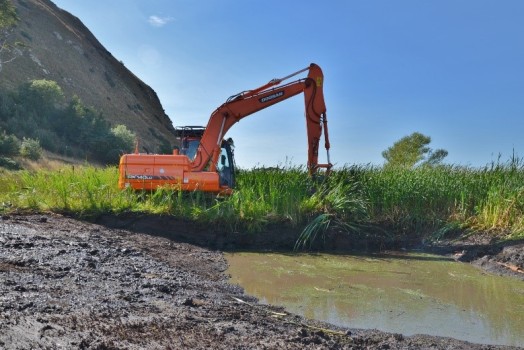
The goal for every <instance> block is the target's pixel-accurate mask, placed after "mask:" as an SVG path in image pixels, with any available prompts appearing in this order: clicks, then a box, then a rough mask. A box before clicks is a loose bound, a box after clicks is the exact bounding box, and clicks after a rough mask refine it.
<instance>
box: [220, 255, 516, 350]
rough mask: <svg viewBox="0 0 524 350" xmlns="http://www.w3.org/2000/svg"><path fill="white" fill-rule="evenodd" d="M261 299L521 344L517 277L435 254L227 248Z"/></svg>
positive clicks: (244, 282) (362, 321)
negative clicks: (288, 251) (298, 251)
mask: <svg viewBox="0 0 524 350" xmlns="http://www.w3.org/2000/svg"><path fill="white" fill-rule="evenodd" d="M226 258H227V260H228V262H229V265H230V267H229V269H228V272H227V273H229V274H230V275H231V283H235V284H239V285H240V286H242V287H243V288H244V289H245V291H246V293H247V294H250V295H253V296H256V297H257V298H259V299H260V301H261V302H262V303H267V304H273V305H282V306H284V307H285V308H286V309H287V310H288V311H289V312H292V313H296V314H299V315H302V316H305V317H307V318H312V319H317V320H322V321H326V322H329V323H332V324H335V325H339V326H344V327H348V328H366V329H372V328H374V329H379V330H382V331H387V332H394V333H402V334H404V335H413V334H430V335H439V336H446V337H452V338H456V339H461V340H466V341H471V342H474V343H483V344H499V345H516V346H522V345H523V344H524V331H523V329H524V283H523V282H522V281H519V280H516V279H511V278H508V277H500V276H493V275H489V274H486V273H484V272H483V271H481V270H479V269H477V268H475V267H473V266H471V265H469V264H467V263H459V262H455V261H453V260H451V259H447V258H444V257H441V256H435V255H427V254H417V253H389V254H381V255H365V256H364V255H362V256H359V255H329V254H279V253H229V254H226Z"/></svg>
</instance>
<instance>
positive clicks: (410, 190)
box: [0, 159, 524, 247]
mask: <svg viewBox="0 0 524 350" xmlns="http://www.w3.org/2000/svg"><path fill="white" fill-rule="evenodd" d="M0 176H1V177H2V181H1V182H0V212H9V211H12V210H17V209H31V210H40V211H55V212H68V213H74V214H77V215H96V214H100V213H108V212H111V213H121V212H129V211H131V212H133V211H134V212H149V213H156V214H167V215H174V216H177V217H181V218H187V219H191V220H196V221H200V222H206V223H213V224H214V225H218V226H221V227H223V228H224V229H227V230H231V231H235V232H248V233H249V232H257V231H261V230H263V229H264V227H265V226H266V225H267V224H268V223H281V224H285V225H290V226H292V227H296V228H297V229H299V230H302V235H301V236H300V238H299V241H298V242H297V247H300V246H305V245H307V244H309V243H310V242H311V241H312V240H314V239H315V238H318V237H320V236H322V235H324V234H325V233H326V232H329V231H330V230H336V231H337V232H344V233H346V234H350V235H357V236H358V235H360V236H362V235H364V236H365V235H367V234H369V232H375V233H376V232H383V234H384V235H386V236H388V237H390V238H391V237H393V238H395V237H396V238H398V237H403V236H418V237H420V238H427V237H430V238H433V239H441V238H443V237H445V236H446V235H448V234H449V233H451V232H454V231H462V232H464V231H468V230H469V231H471V232H477V231H482V232H493V233H494V234H503V235H505V237H510V238H522V237H524V167H523V163H522V161H521V160H519V159H512V160H510V161H508V162H506V163H502V162H496V163H492V164H489V165H487V166H485V167H482V168H473V167H464V166H455V165H440V166H431V167H430V166H422V167H417V168H414V169H406V168H392V167H377V166H371V165H353V166H345V167H343V168H341V169H338V170H335V171H333V172H332V174H331V175H330V176H329V177H328V178H326V179H324V180H323V181H317V180H315V179H312V178H310V177H309V176H308V175H307V171H306V170H305V169H304V168H302V167H293V166H288V167H286V168H285V169H276V168H275V169H252V170H241V171H239V172H238V174H237V183H238V189H237V190H236V191H235V192H234V193H233V195H231V196H229V197H227V198H223V197H216V196H212V195H208V194H204V193H201V192H190V193H184V192H180V191H177V190H176V189H173V188H161V189H159V190H157V191H154V192H134V191H131V190H125V191H121V190H119V189H118V188H117V185H116V184H117V178H118V170H117V169H116V168H115V167H107V168H95V167H91V166H76V167H64V168H62V169H60V170H54V171H46V170H38V171H31V172H29V171H2V172H0Z"/></svg>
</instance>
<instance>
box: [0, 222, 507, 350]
mask: <svg viewBox="0 0 524 350" xmlns="http://www.w3.org/2000/svg"><path fill="white" fill-rule="evenodd" d="M116 224H117V223H114V225H112V226H113V227H115V226H117V225H116ZM163 224H165V223H163ZM140 225H144V224H143V223H142V224H140V223H139V222H135V225H134V227H135V229H134V230H133V231H131V230H127V229H123V228H108V227H107V226H104V225H98V224H93V223H87V222H82V221H78V220H74V219H71V218H65V217H62V216H59V215H51V214H45V215H22V216H17V215H11V216H4V217H2V219H1V220H0V348H6V349H52V348H66V349H209V348H214V349H264V348H268V349H406V348H419V349H496V348H500V349H509V347H495V346H489V345H477V344H471V343H467V342H463V341H457V340H454V339H450V338H441V337H432V336H424V335H417V336H412V337H405V336H402V335H400V334H390V333H383V332H379V331H375V330H357V329H348V328H339V327H335V326H332V325H329V324H323V323H319V322H315V321H311V320H306V319H304V318H302V317H299V316H296V315H292V314H289V313H286V312H285V311H284V310H282V309H280V308H277V307H272V306H265V305H260V304H258V303H257V301H256V300H255V299H254V298H252V297H249V296H247V295H244V294H243V291H242V290H241V288H239V287H237V286H233V285H230V284H229V283H228V281H227V276H225V275H224V271H225V269H226V267H227V266H226V262H225V260H224V257H223V256H222V254H221V253H220V252H219V251H214V250H209V249H206V248H201V247H197V246H195V245H191V244H188V243H184V242H183V240H177V239H176V237H175V238H173V237H172V239H168V238H165V237H158V236H154V235H150V234H144V233H139V231H141V230H142V229H140V230H139V229H138V228H137V227H140ZM128 226H129V225H128ZM179 226H182V225H179ZM165 230H166V226H164V231H165ZM184 230H186V231H187V232H186V233H184V234H189V233H190V231H191V230H190V229H188V228H187V227H186V228H183V227H178V228H177V227H172V226H171V227H170V228H169V231H172V232H175V231H176V232H179V231H180V232H182V231H184ZM218 243H220V242H218Z"/></svg>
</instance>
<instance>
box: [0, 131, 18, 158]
mask: <svg viewBox="0 0 524 350" xmlns="http://www.w3.org/2000/svg"><path fill="white" fill-rule="evenodd" d="M19 152H20V142H19V141H18V139H17V138H16V136H14V135H7V134H6V132H5V131H4V132H3V133H2V134H0V156H7V157H10V156H17V155H18V154H19Z"/></svg>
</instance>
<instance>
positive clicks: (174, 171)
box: [118, 64, 332, 194]
mask: <svg viewBox="0 0 524 350" xmlns="http://www.w3.org/2000/svg"><path fill="white" fill-rule="evenodd" d="M305 71H308V75H307V77H306V78H302V79H299V80H296V81H293V82H289V83H283V82H284V81H286V80H288V79H290V78H291V77H294V76H296V75H298V74H300V73H303V72H305ZM323 83H324V75H323V74H322V70H321V69H320V67H319V66H317V65H316V64H311V65H310V66H309V67H307V68H305V69H302V70H300V71H298V72H295V73H293V74H291V75H288V76H286V77H284V78H281V79H273V80H271V81H270V82H269V83H267V84H265V85H263V86H261V87H259V88H257V89H254V90H249V91H244V92H242V93H240V94H237V95H234V96H232V97H230V98H229V99H228V100H227V101H226V102H225V103H224V104H222V105H221V106H220V107H218V108H217V109H216V110H215V111H214V112H213V113H212V114H211V117H210V118H209V122H208V124H207V127H206V128H205V129H203V128H199V127H186V128H183V129H182V131H183V132H186V131H187V132H188V133H189V134H188V136H187V135H186V137H184V136H182V140H183V143H188V144H189V143H192V144H194V145H195V146H196V142H198V147H197V149H196V153H193V151H191V152H189V151H188V150H189V148H185V147H182V148H183V149H180V150H178V149H175V150H174V151H173V154H140V153H138V150H137V151H135V153H133V154H124V155H123V156H122V157H121V158H120V166H119V168H120V176H119V180H118V184H119V187H120V188H122V189H124V188H128V187H130V188H133V189H137V190H154V189H156V188H158V187H160V186H172V187H174V188H179V189H180V190H183V191H194V190H201V191H206V192H214V193H223V194H228V193H231V191H232V187H233V186H234V171H233V167H232V164H230V163H227V164H226V161H225V159H223V158H229V159H230V160H232V151H231V148H230V144H229V142H224V137H225V135H226V133H227V131H228V130H229V129H230V128H231V127H232V126H233V125H234V124H235V123H236V122H238V121H240V120H241V119H242V118H245V117H247V116H248V115H250V114H253V113H255V112H258V111H260V110H262V109H264V108H267V107H269V106H272V105H274V104H277V103H279V102H282V101H284V100H286V99H288V98H290V97H293V96H295V95H298V94H300V93H303V94H304V102H305V114H306V125H307V137H308V163H307V166H308V170H309V173H310V174H312V175H313V174H314V173H315V172H316V171H317V170H318V169H319V168H324V169H326V172H329V171H330V170H331V167H332V164H331V162H330V159H329V147H330V145H329V136H328V128H327V117H326V105H325V103H324V94H323V90H322V88H323ZM202 129H203V130H202ZM322 132H324V140H325V147H326V151H327V163H326V164H319V163H318V148H319V142H320V138H321V137H322ZM222 147H224V149H225V150H226V153H227V154H228V156H227V157H226V156H224V157H221V162H219V161H218V160H219V157H220V153H221V148H222ZM191 149H192V150H194V148H191ZM180 152H182V153H180ZM217 165H218V166H220V169H218V168H217ZM225 169H228V171H225Z"/></svg>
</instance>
